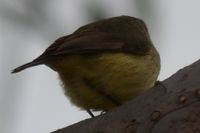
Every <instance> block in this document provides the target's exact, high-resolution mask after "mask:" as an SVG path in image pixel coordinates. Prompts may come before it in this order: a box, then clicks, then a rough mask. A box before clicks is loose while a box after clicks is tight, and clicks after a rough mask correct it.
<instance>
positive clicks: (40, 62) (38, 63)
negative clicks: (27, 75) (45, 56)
mask: <svg viewBox="0 0 200 133" xmlns="http://www.w3.org/2000/svg"><path fill="white" fill-rule="evenodd" d="M43 63H44V62H42V61H37V60H33V61H31V62H29V63H26V64H24V65H22V66H19V67H17V68H15V69H13V70H12V72H11V73H17V72H20V71H22V70H24V69H26V68H29V67H33V66H37V65H41V64H43Z"/></svg>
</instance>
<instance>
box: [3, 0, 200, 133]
mask: <svg viewBox="0 0 200 133" xmlns="http://www.w3.org/2000/svg"><path fill="white" fill-rule="evenodd" d="M199 5H200V1H198V0H190V1H183V0H167V1H166V0H151V1H149V0H115V1H113V0H101V1H100V0H84V1H83V0H56V1H55V0H0V132H1V133H47V132H51V131H54V130H56V129H58V128H62V127H65V126H67V125H70V124H73V123H76V122H79V121H81V120H84V119H86V118H89V116H88V114H87V113H86V112H85V111H81V110H80V109H78V108H76V107H74V106H73V105H71V104H70V103H69V101H68V99H67V98H66V97H65V96H64V94H63V92H62V89H61V87H60V81H59V80H58V76H57V74H56V73H55V72H54V71H52V70H50V69H49V68H47V67H45V66H38V67H34V68H31V69H28V70H26V71H23V72H21V73H19V74H14V75H11V74H10V72H11V70H12V69H13V68H15V67H17V66H19V65H21V64H23V63H26V62H28V61H30V60H32V59H34V58H35V57H37V56H38V55H40V54H41V53H42V52H43V51H44V50H45V48H47V47H48V46H49V45H50V44H51V43H52V42H53V41H54V40H55V39H57V38H59V37H60V36H63V35H67V34H70V33H71V32H73V31H74V30H76V29H77V28H78V27H80V26H82V25H85V24H87V23H90V22H92V21H95V20H99V19H101V18H108V17H113V16H119V15H130V16H135V17H139V18H141V19H143V20H144V21H145V22H146V24H147V26H148V28H149V31H150V34H151V38H152V41H153V42H154V44H155V46H156V48H157V49H158V51H159V52H160V55H161V61H162V69H161V72H160V76H159V80H164V79H166V78H168V77H169V76H170V75H172V74H173V73H175V72H176V71H177V70H179V69H181V68H182V67H184V66H186V65H189V64H191V63H192V62H194V61H196V60H198V59H199V58H200V36H199V35H200V25H199V24H200V15H199V12H200V8H199Z"/></svg>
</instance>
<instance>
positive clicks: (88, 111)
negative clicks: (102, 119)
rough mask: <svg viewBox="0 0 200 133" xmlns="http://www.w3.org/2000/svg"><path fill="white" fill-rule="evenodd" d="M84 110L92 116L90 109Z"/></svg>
mask: <svg viewBox="0 0 200 133" xmlns="http://www.w3.org/2000/svg"><path fill="white" fill-rule="evenodd" d="M86 111H87V113H88V114H89V115H90V116H91V117H92V118H93V117H94V114H93V113H92V111H90V110H89V109H87V110H86Z"/></svg>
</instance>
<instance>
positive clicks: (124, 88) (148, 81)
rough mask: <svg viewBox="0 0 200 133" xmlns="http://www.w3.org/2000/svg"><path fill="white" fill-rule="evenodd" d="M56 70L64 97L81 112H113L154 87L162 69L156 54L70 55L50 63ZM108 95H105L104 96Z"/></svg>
mask: <svg viewBox="0 0 200 133" xmlns="http://www.w3.org/2000/svg"><path fill="white" fill-rule="evenodd" d="M48 66H50V67H51V68H53V69H54V70H55V71H57V72H58V73H59V75H60V79H61V80H62V83H63V87H64V90H65V94H66V95H67V96H68V97H69V98H70V100H71V102H72V103H74V104H75V105H77V106H78V107H80V108H82V109H93V110H105V111H107V110H110V109H112V108H113V107H115V106H116V104H115V103H113V101H111V100H109V98H108V97H112V98H113V99H115V100H116V101H117V102H118V103H120V104H122V103H124V102H126V101H128V100H130V99H133V98H134V97H135V96H137V95H138V94H140V93H142V92H143V91H144V90H146V89H149V88H151V87H152V86H153V85H154V82H155V81H156V79H157V76H158V73H159V70H160V59H159V56H158V55H157V54H151V53H150V54H149V55H146V56H138V55H131V54H125V53H101V54H87V55H67V56H64V57H61V58H60V59H59V60H56V61H53V62H51V63H50V64H48ZM105 95H106V96H105Z"/></svg>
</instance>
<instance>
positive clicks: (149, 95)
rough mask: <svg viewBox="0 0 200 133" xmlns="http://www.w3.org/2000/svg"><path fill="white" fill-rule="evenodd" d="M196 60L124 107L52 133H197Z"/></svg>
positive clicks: (199, 87) (199, 83) (199, 79)
mask: <svg viewBox="0 0 200 133" xmlns="http://www.w3.org/2000/svg"><path fill="white" fill-rule="evenodd" d="M199 125H200V60H199V61H197V62H195V63H193V64H192V65H190V66H187V67H185V68H183V69H181V70H179V71H178V72H177V73H176V74H174V75H172V76H171V77H170V78H168V79H166V80H164V81H162V82H159V83H158V84H157V85H156V86H155V87H153V88H152V89H150V90H149V91H147V92H145V93H143V94H142V95H140V96H138V97H136V98H135V99H133V100H131V101H129V102H127V103H126V104H124V105H122V106H120V107H118V108H116V109H114V110H112V111H110V112H108V113H106V114H103V115H100V116H97V117H94V118H92V119H87V120H84V121H81V122H79V123H77V124H74V125H71V126H68V127H65V128H63V129H59V130H57V131H54V132H53V133H200V126H199Z"/></svg>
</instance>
